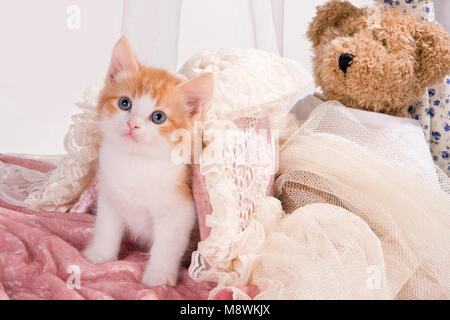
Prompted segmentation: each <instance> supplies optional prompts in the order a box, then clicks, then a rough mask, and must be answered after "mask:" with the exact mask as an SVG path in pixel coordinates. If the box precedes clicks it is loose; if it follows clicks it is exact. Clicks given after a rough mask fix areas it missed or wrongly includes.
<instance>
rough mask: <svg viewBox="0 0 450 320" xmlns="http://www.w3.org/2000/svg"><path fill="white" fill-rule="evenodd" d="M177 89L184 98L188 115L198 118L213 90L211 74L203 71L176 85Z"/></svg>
mask: <svg viewBox="0 0 450 320" xmlns="http://www.w3.org/2000/svg"><path fill="white" fill-rule="evenodd" d="M178 90H180V92H181V95H182V96H183V98H184V101H185V103H186V106H187V108H188V110H187V111H188V113H189V116H190V117H191V118H193V119H199V118H200V117H201V116H202V115H203V112H204V108H205V106H206V105H207V104H208V102H209V100H210V99H211V97H212V95H213V92H214V79H213V74H212V73H205V74H202V75H201V76H198V77H197V78H194V79H192V80H189V81H186V82H183V83H181V84H179V85H178Z"/></svg>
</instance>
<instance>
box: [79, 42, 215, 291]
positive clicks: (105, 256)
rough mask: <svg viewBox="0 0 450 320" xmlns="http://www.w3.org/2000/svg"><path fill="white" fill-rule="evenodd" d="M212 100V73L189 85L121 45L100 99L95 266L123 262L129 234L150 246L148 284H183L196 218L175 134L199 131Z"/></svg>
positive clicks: (90, 255)
mask: <svg viewBox="0 0 450 320" xmlns="http://www.w3.org/2000/svg"><path fill="white" fill-rule="evenodd" d="M212 93H213V78H212V75H211V74H206V75H202V76H200V77H198V78H195V79H193V80H190V81H186V82H183V81H182V80H180V79H178V78H177V77H175V76H173V75H172V74H170V73H168V72H166V71H164V70H157V69H153V68H147V67H144V66H142V65H140V64H139V63H138V61H137V60H136V58H135V57H134V55H133V53H132V51H131V49H130V46H129V45H128V42H127V40H126V39H125V38H124V37H122V38H121V39H120V40H119V41H118V42H117V44H116V46H115V48H114V51H113V55H112V59H111V64H110V67H109V71H108V75H107V78H106V81H105V87H104V89H103V91H102V93H101V95H100V99H99V114H100V116H101V121H100V128H101V131H102V134H103V136H102V143H101V147H100V155H99V196H98V211H97V221H96V226H95V234H94V239H93V241H92V242H91V244H90V245H89V247H88V248H87V249H86V250H85V251H84V255H85V257H86V258H87V259H88V260H90V261H92V262H94V263H103V262H106V261H111V260H115V259H117V255H118V252H119V248H120V244H121V239H122V235H123V234H124V232H125V231H127V232H128V233H129V234H130V235H131V236H132V237H134V238H135V239H137V240H139V241H140V242H142V241H144V243H148V244H149V245H151V248H150V259H149V261H148V263H147V266H146V269H145V272H144V276H143V279H142V281H143V283H144V284H146V285H149V286H157V285H166V284H168V285H172V286H173V285H175V284H176V282H177V275H178V268H179V266H180V261H181V258H182V256H183V254H184V252H185V250H186V248H187V246H188V242H189V237H190V234H191V231H192V228H193V225H194V223H195V219H196V212H195V207H194V203H193V199H192V194H191V190H190V186H189V181H188V167H187V166H186V165H179V164H174V163H173V162H172V161H171V152H172V148H173V142H171V134H172V132H174V131H175V130H177V129H187V130H190V131H191V132H192V127H193V122H194V120H197V119H199V118H200V117H201V115H202V114H203V110H204V107H205V105H206V104H207V103H208V101H209V99H210V98H211V95H212Z"/></svg>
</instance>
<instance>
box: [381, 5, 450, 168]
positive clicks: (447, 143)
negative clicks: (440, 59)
mask: <svg viewBox="0 0 450 320" xmlns="http://www.w3.org/2000/svg"><path fill="white" fill-rule="evenodd" d="M376 1H377V2H378V4H379V5H381V6H382V7H384V8H400V9H401V10H403V12H404V13H409V14H413V15H415V16H416V17H417V18H418V19H420V20H422V21H430V22H436V20H435V15H434V5H433V1H432V0H376ZM408 111H409V114H410V115H411V117H412V118H414V119H416V120H418V121H419V122H420V125H421V126H422V128H423V131H424V134H425V139H426V140H427V142H428V144H429V145H430V150H431V154H432V156H433V160H434V162H435V164H436V165H437V166H438V167H440V168H441V170H442V171H444V172H445V173H446V174H447V175H448V176H450V77H446V78H445V79H444V81H442V82H441V83H439V84H437V85H435V86H433V87H431V88H428V90H427V93H426V94H425V95H424V97H423V98H422V99H421V100H420V101H418V102H417V103H415V104H414V105H412V106H410V107H409V110H408Z"/></svg>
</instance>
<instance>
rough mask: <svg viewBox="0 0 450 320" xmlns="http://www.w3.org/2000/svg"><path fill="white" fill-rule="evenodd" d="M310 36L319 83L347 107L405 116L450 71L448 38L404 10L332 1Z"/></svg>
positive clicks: (312, 26) (320, 11)
mask: <svg viewBox="0 0 450 320" xmlns="http://www.w3.org/2000/svg"><path fill="white" fill-rule="evenodd" d="M307 36H308V38H309V39H310V40H311V41H312V44H313V50H314V58H313V65H314V76H315V81H316V84H317V85H318V86H320V87H321V88H322V90H323V95H324V98H325V99H326V100H338V101H339V102H341V103H342V104H344V105H345V106H347V107H352V108H357V109H362V110H367V111H376V112H381V113H387V114H391V115H397V116H405V115H406V114H407V109H408V107H409V106H410V105H411V104H412V103H414V102H415V101H417V100H418V99H419V98H420V97H422V96H423V94H424V93H425V89H426V88H427V87H429V86H431V85H433V84H435V83H437V82H439V81H440V80H442V79H443V78H444V77H445V75H447V74H449V73H450V36H449V34H448V33H446V32H445V31H444V29H443V28H442V27H441V26H440V25H438V24H435V23H429V22H420V21H418V20H417V19H416V18H415V17H413V16H410V15H405V14H402V13H401V12H400V10H386V9H379V10H378V11H376V10H369V9H367V8H364V9H360V8H357V7H355V6H353V5H352V4H351V3H350V2H348V1H339V0H331V1H329V2H327V3H326V4H324V5H322V6H319V7H317V15H316V16H315V17H314V19H313V21H312V22H311V23H310V25H309V30H308V33H307Z"/></svg>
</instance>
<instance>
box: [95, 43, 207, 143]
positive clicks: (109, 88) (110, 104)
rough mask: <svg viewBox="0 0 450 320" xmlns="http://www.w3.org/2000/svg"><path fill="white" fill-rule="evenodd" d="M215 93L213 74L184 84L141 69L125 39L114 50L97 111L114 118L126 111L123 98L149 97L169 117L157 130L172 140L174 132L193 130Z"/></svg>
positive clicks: (171, 76)
mask: <svg viewBox="0 0 450 320" xmlns="http://www.w3.org/2000/svg"><path fill="white" fill-rule="evenodd" d="M212 93H213V78H212V74H205V75H202V76H199V77H197V78H195V79H192V80H190V81H186V82H184V81H182V80H181V79H180V78H178V77H176V76H175V75H173V74H171V73H170V72H167V71H165V70H159V69H154V68H149V67H145V66H142V65H141V64H140V63H139V62H138V61H137V59H136V58H135V56H134V55H133V53H132V51H131V48H130V46H129V44H128V41H127V40H126V38H125V37H122V38H121V39H120V40H119V41H118V42H117V44H116V45H115V47H114V51H113V55H112V59H111V63H110V67H109V70H108V74H107V77H106V80H105V87H104V89H103V90H102V92H101V94H100V98H99V108H98V111H99V114H100V116H102V117H113V116H114V115H115V114H116V113H117V112H124V111H123V110H121V109H120V108H119V107H118V100H119V99H120V98H121V97H128V98H130V99H131V100H135V99H137V98H142V97H144V96H148V97H150V98H151V99H152V100H153V101H154V102H155V106H156V109H157V110H158V111H162V112H164V114H165V115H166V116H167V121H166V122H165V123H163V124H161V125H160V126H159V127H158V129H159V132H160V133H161V134H162V135H164V136H166V137H167V138H169V139H170V135H171V134H172V132H173V131H174V130H176V129H191V127H192V123H193V121H194V120H198V119H200V118H201V117H202V115H203V114H204V110H205V107H206V105H207V103H208V102H209V100H210V98H211V96H212Z"/></svg>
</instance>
